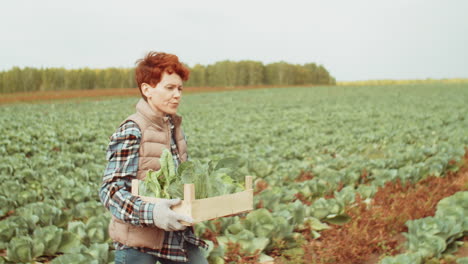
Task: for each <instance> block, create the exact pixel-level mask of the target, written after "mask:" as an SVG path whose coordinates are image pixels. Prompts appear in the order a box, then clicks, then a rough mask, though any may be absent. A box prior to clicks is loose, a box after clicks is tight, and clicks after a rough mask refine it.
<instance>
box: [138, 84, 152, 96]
mask: <svg viewBox="0 0 468 264" xmlns="http://www.w3.org/2000/svg"><path fill="white" fill-rule="evenodd" d="M151 88H153V87H151V85H149V84H147V83H142V84H141V92H142V93H143V95H144V96H146V98H150V97H151V93H150V89H151Z"/></svg>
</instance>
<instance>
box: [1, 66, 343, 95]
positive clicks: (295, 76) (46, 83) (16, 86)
mask: <svg viewBox="0 0 468 264" xmlns="http://www.w3.org/2000/svg"><path fill="white" fill-rule="evenodd" d="M189 68H190V79H189V80H188V81H187V82H186V83H185V86H186V87H235V86H257V85H307V84H311V85H313V84H319V85H328V84H335V83H336V80H335V78H333V77H332V76H331V75H330V73H329V72H328V71H327V70H326V69H325V67H323V66H322V65H317V64H315V63H307V64H303V65H299V64H290V63H286V62H276V63H271V64H267V65H264V64H262V63H261V62H258V61H249V60H244V61H238V62H235V61H229V60H225V61H220V62H216V63H214V64H211V65H207V66H204V65H200V64H197V65H195V66H193V67H189ZM131 87H136V82H135V78H134V68H106V69H89V68H83V69H64V68H41V69H38V68H31V67H25V68H19V67H14V68H12V69H10V70H8V71H2V72H0V93H14V92H33V91H60V90H90V89H108V88H131Z"/></svg>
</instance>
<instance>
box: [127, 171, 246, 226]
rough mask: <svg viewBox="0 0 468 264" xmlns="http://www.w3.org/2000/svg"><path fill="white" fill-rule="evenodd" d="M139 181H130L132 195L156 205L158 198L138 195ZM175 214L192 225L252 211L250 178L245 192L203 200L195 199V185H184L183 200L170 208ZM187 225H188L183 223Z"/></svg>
mask: <svg viewBox="0 0 468 264" xmlns="http://www.w3.org/2000/svg"><path fill="white" fill-rule="evenodd" d="M138 186H139V180H132V194H133V195H135V196H139V197H140V198H141V199H142V200H143V201H145V202H151V203H157V202H158V200H159V198H155V197H148V196H140V195H138ZM172 210H174V211H175V212H176V213H180V214H185V215H189V216H191V217H192V219H193V221H194V224H195V223H199V222H203V221H207V220H212V219H216V218H219V217H224V216H230V215H236V214H240V213H245V212H249V211H252V210H253V189H252V176H246V177H245V191H242V192H237V193H233V194H226V195H221V196H215V197H209V198H205V199H195V185H193V184H184V200H182V202H181V203H180V204H179V205H176V206H174V207H172ZM184 224H186V225H189V224H188V223H184Z"/></svg>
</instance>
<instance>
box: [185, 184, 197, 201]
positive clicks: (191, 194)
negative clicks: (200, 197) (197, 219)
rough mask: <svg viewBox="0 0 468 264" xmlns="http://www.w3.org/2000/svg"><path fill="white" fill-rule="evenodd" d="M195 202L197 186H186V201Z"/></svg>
mask: <svg viewBox="0 0 468 264" xmlns="http://www.w3.org/2000/svg"><path fill="white" fill-rule="evenodd" d="M193 200H195V185H194V184H184V201H188V202H190V201H193Z"/></svg>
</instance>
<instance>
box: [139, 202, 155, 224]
mask: <svg viewBox="0 0 468 264" xmlns="http://www.w3.org/2000/svg"><path fill="white" fill-rule="evenodd" d="M153 209H154V204H153V203H147V202H141V205H140V214H139V219H140V224H141V225H142V226H154V218H153Z"/></svg>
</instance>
